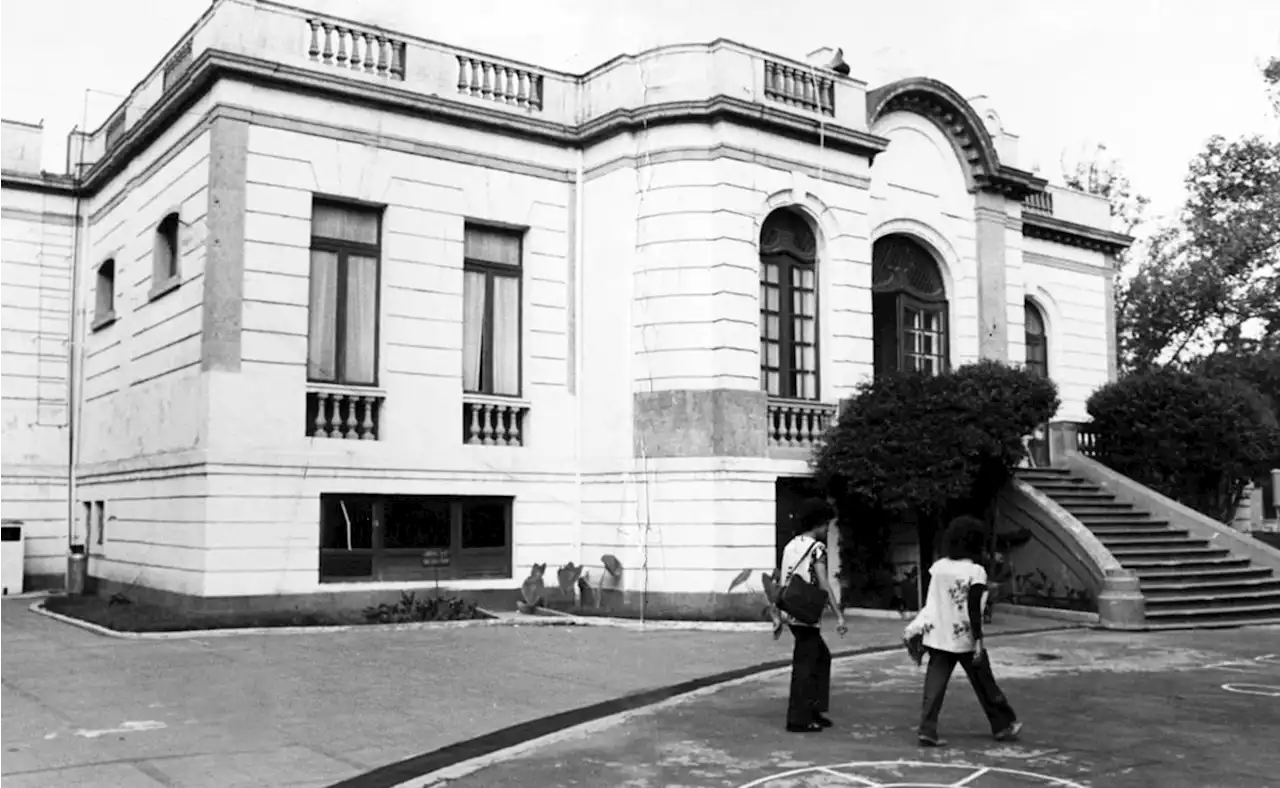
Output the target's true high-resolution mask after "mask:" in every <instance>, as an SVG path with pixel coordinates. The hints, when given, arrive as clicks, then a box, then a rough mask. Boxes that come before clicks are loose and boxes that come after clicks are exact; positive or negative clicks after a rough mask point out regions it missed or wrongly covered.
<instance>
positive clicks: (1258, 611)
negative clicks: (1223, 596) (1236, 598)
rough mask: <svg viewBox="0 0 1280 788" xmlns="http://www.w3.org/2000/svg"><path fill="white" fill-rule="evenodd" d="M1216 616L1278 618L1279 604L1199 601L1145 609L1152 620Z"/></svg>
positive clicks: (1161, 620) (1190, 619)
mask: <svg viewBox="0 0 1280 788" xmlns="http://www.w3.org/2000/svg"><path fill="white" fill-rule="evenodd" d="M1217 616H1231V617H1232V618H1236V619H1244V618H1253V617H1259V618H1262V617H1266V618H1280V604H1257V605H1237V606H1232V607H1226V606H1216V605H1212V604H1207V603H1201V604H1190V605H1182V606H1180V607H1167V608H1157V609H1155V610H1148V611H1147V619H1148V620H1149V621H1153V622H1172V621H1175V620H1180V621H1186V622H1192V621H1198V620H1203V619H1208V618H1213V617H1217Z"/></svg>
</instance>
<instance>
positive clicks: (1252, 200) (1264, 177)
mask: <svg viewBox="0 0 1280 788" xmlns="http://www.w3.org/2000/svg"><path fill="white" fill-rule="evenodd" d="M1186 185H1187V192H1188V195H1187V199H1186V203H1185V205H1184V206H1183V210H1182V212H1181V216H1180V217H1179V222H1178V223H1177V224H1175V225H1171V226H1168V227H1165V228H1163V229H1161V230H1160V231H1159V232H1157V233H1156V234H1155V235H1154V236H1153V238H1152V240H1151V243H1150V244H1149V248H1148V254H1147V258H1146V259H1145V260H1144V261H1143V262H1142V263H1141V265H1140V266H1139V268H1138V270H1137V271H1136V273H1135V275H1134V276H1133V278H1132V279H1131V280H1130V281H1129V282H1128V283H1127V285H1126V286H1125V294H1124V298H1123V299H1122V300H1120V301H1118V303H1117V306H1118V312H1119V314H1118V315H1117V333H1118V335H1119V336H1120V339H1121V361H1122V366H1123V368H1125V369H1126V370H1147V369H1151V368H1153V367H1155V366H1158V365H1162V364H1172V365H1178V364H1185V363H1188V362H1192V361H1194V360H1195V359H1196V358H1198V357H1213V356H1215V355H1217V354H1220V353H1227V354H1235V355H1239V354H1247V353H1249V352H1256V351H1257V350H1259V349H1261V348H1262V347H1265V346H1268V345H1270V344H1273V343H1274V342H1275V341H1276V339H1275V338H1276V336H1277V334H1280V142H1275V141H1269V140H1266V139H1264V138H1262V137H1261V136H1256V135H1255V136H1252V137H1247V138H1244V139H1241V140H1236V141H1228V140H1226V139H1224V138H1222V137H1220V136H1218V137H1213V138H1212V139H1210V140H1209V142H1208V144H1207V145H1206V147H1205V150H1204V151H1202V152H1201V153H1200V154H1198V155H1197V156H1196V157H1195V159H1193V160H1192V162H1191V166H1190V168H1189V170H1188V173H1187V178H1186Z"/></svg>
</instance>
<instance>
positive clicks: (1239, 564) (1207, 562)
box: [1116, 554, 1249, 578]
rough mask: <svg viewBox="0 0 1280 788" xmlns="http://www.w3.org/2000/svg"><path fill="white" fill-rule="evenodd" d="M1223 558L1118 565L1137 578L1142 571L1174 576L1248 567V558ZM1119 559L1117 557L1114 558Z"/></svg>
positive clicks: (1148, 560)
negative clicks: (1153, 570) (1201, 570)
mask: <svg viewBox="0 0 1280 788" xmlns="http://www.w3.org/2000/svg"><path fill="white" fill-rule="evenodd" d="M1229 556H1230V554H1228V556H1224V557H1222V558H1217V557H1213V558H1194V559H1188V558H1182V559H1178V558H1174V559H1168V558H1138V559H1129V560H1125V561H1121V562H1120V564H1121V565H1122V566H1123V567H1124V568H1125V569H1133V570H1134V571H1136V572H1137V573H1138V577H1139V578H1141V577H1143V575H1142V570H1144V569H1158V570H1164V571H1167V572H1171V573H1174V574H1184V575H1185V574H1188V573H1190V572H1195V571H1197V570H1200V569H1244V568H1246V567H1248V566H1249V559H1248V558H1232V557H1229ZM1116 557H1117V558H1119V556H1116Z"/></svg>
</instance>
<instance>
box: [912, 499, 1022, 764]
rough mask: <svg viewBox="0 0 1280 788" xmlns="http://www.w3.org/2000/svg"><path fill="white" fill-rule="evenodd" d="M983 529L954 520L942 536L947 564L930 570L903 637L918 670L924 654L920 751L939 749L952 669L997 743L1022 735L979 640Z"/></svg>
mask: <svg viewBox="0 0 1280 788" xmlns="http://www.w3.org/2000/svg"><path fill="white" fill-rule="evenodd" d="M985 547H986V528H985V527H984V525H983V523H982V521H981V520H979V519H978V518H976V517H970V516H964V517H957V518H956V519H954V520H952V521H951V523H950V524H949V525H948V526H947V530H946V533H945V535H944V550H945V552H946V556H947V557H946V558H942V559H939V560H937V561H935V562H934V564H933V566H931V567H930V568H929V576H930V581H929V592H928V598H927V599H926V601H925V605H924V608H923V609H922V610H921V611H920V613H919V614H918V615H917V616H916V617H915V619H914V620H913V621H912V622H911V623H910V624H908V625H907V629H906V631H905V632H904V633H903V639H904V641H905V642H906V646H907V651H908V652H909V653H910V654H911V656H912V659H913V660H915V661H916V663H917V664H919V662H920V660H921V658H922V657H923V656H924V654H925V653H927V654H928V655H929V668H928V671H927V672H926V673H925V679H924V702H923V704H922V709H921V714H920V726H919V727H918V728H917V729H916V737H917V740H918V741H919V743H920V746H922V747H941V746H944V745H945V744H946V742H945V741H943V740H942V739H940V738H938V716H939V715H940V714H941V712H942V700H943V698H944V697H945V696H946V694H947V684H948V683H949V682H950V681H951V674H952V672H953V671H954V670H955V668H956V665H957V664H959V665H960V667H962V668H964V672H965V675H967V676H968V677H969V684H970V685H972V686H973V691H974V693H975V694H976V695H977V696H978V703H979V704H981V706H982V710H983V712H984V713H986V715H987V721H988V722H989V723H990V724H991V733H992V735H993V736H995V738H996V741H1015V740H1017V738H1018V735H1019V733H1020V732H1021V731H1022V723H1021V722H1019V721H1018V718H1017V715H1016V714H1015V713H1014V711H1013V707H1012V706H1010V705H1009V700H1008V698H1006V697H1005V695H1004V693H1003V692H1001V691H1000V687H999V685H997V684H996V679H995V676H994V675H993V674H992V672H991V662H990V660H989V659H988V658H987V650H986V647H985V646H984V644H983V639H982V611H983V606H984V603H985V602H986V596H987V570H986V569H985V568H983V566H982V563H983V556H984V552H985Z"/></svg>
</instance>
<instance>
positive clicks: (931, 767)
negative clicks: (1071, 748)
mask: <svg viewBox="0 0 1280 788" xmlns="http://www.w3.org/2000/svg"><path fill="white" fill-rule="evenodd" d="M916 768H919V769H922V770H926V771H927V772H928V773H929V775H930V776H929V777H927V778H924V779H927V780H928V782H925V781H924V780H921V781H916V782H913V781H912V779H911V776H910V774H911V771H912V770H913V769H916ZM888 769H892V770H893V771H894V774H892V775H889V774H886V773H885V771H886V770H888ZM939 769H954V770H956V772H957V774H956V779H955V780H954V781H952V782H937V780H938V777H937V773H938V770H939ZM875 772H879V774H875ZM805 774H822V775H826V776H829V777H836V778H839V779H841V780H844V781H846V782H848V783H849V785H851V786H854V785H856V786H864V787H865V788H968V787H969V786H971V785H972V784H973V781H974V780H977V779H979V778H980V777H983V776H985V775H991V776H993V777H995V776H999V775H1008V776H1010V777H1019V778H1023V779H1030V780H1033V781H1035V782H1034V783H1033V784H1038V785H1041V786H1044V787H1045V788H1085V786H1083V785H1081V784H1079V783H1074V782H1071V781H1070V780H1066V779H1063V778H1061V777H1051V776H1050V775H1047V774H1037V773H1035V772H1027V771H1022V770H1019V769H1005V768H1001V767H998V766H977V765H974V764H967V765H966V764H944V763H936V762H933V761H851V762H849V763H838V764H832V765H830V766H809V767H806V768H803V769H792V770H790V771H786V772H781V773H779V774H773V775H770V776H768V777H761V778H760V779H758V780H752V781H751V782H749V783H747V784H745V785H743V786H741V788H769V786H770V784H772V783H773V782H774V781H775V780H788V779H791V778H795V777H801V776H803V775H805ZM904 775H905V776H904ZM946 779H950V778H949V777H948V778H946ZM884 780H889V781H888V782H885V781H884Z"/></svg>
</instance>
